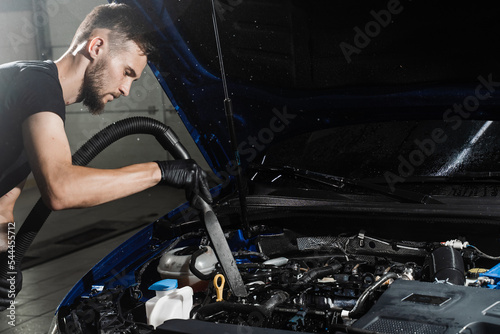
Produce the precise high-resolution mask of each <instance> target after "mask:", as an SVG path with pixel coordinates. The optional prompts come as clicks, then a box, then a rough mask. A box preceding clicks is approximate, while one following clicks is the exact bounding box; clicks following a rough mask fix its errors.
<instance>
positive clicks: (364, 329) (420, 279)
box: [62, 226, 500, 334]
mask: <svg viewBox="0 0 500 334" xmlns="http://www.w3.org/2000/svg"><path fill="white" fill-rule="evenodd" d="M256 229H260V232H259V233H258V234H257V236H255V237H253V238H251V239H246V238H245V237H244V236H243V233H242V231H241V230H233V231H232V232H229V233H226V237H227V239H228V243H229V245H231V249H232V250H233V256H234V258H235V259H236V263H237V267H238V269H239V271H240V274H241V276H242V279H243V281H244V283H245V287H246V289H247V291H248V296H247V297H245V298H239V297H236V296H234V295H233V294H232V293H231V288H230V286H229V285H228V284H224V276H223V272H222V270H221V268H220V267H219V264H218V261H217V258H216V256H215V255H214V254H213V250H212V248H211V247H210V242H209V239H208V238H207V236H206V235H205V232H204V231H203V230H199V231H195V232H190V233H186V234H184V235H182V236H180V237H179V238H177V239H175V240H174V241H173V242H172V243H170V244H169V246H168V247H166V248H165V249H164V250H162V251H161V252H159V253H158V255H157V256H155V257H154V258H152V259H150V260H148V261H147V262H146V263H144V264H143V265H141V267H140V269H139V270H137V271H136V272H135V280H136V283H135V284H132V285H131V286H128V287H125V286H122V285H120V284H115V285H114V286H113V287H110V286H93V287H92V292H91V293H90V294H88V295H86V296H82V298H81V299H80V300H78V301H77V303H75V304H76V305H77V306H76V307H75V308H73V309H72V310H71V311H68V312H67V313H68V314H67V315H66V316H65V318H64V323H65V324H64V326H62V328H65V330H66V331H65V332H66V333H92V332H99V333H196V332H198V333H199V332H200V329H199V328H198V329H196V328H195V329H193V328H191V327H190V326H192V324H193V323H200V322H202V323H203V326H204V327H202V328H203V332H205V331H207V332H208V331H209V328H210V327H207V326H210V325H209V323H211V324H218V325H222V324H224V325H228V326H230V327H227V328H226V327H224V330H223V332H224V333H233V332H234V333H241V328H245V327H241V326H250V327H252V333H260V332H259V331H258V329H265V330H266V331H265V333H274V332H273V330H276V334H278V333H281V332H280V331H292V332H306V333H409V331H410V330H412V331H413V332H418V333H448V332H447V331H446V330H450V333H451V332H453V330H455V329H456V328H458V329H459V330H460V329H461V328H468V327H467V326H469V327H470V326H472V325H471V324H474V326H476V327H477V326H483V327H484V326H486V327H484V328H486V329H484V328H483V327H481V329H480V330H479V331H478V330H477V328H476V329H475V331H472V330H471V331H469V332H467V331H465V332H464V333H489V332H488V330H490V329H491V328H494V329H496V330H498V329H500V302H498V301H499V300H500V291H498V290H499V289H500V267H495V266H493V265H490V264H493V263H495V261H496V262H498V260H499V258H498V257H493V256H490V255H487V254H484V253H483V252H481V251H480V250H479V249H477V248H476V247H474V246H471V245H469V243H468V242H467V241H466V240H460V239H454V240H448V241H435V242H416V241H401V240H399V241H396V240H384V239H382V238H378V237H375V236H372V235H368V234H367V233H366V232H365V231H363V230H361V231H359V232H358V233H357V234H352V235H340V236H328V235H318V236H303V235H301V234H298V233H296V232H294V231H292V230H288V229H283V230H281V231H280V232H276V231H275V230H274V229H271V228H268V227H265V226H260V227H258V228H256ZM478 263H480V264H487V265H486V266H479V265H478ZM164 279H175V280H176V281H177V282H178V288H177V289H183V288H184V287H186V286H189V289H192V296H193V298H192V306H191V307H190V311H189V314H188V316H187V317H185V318H184V319H188V318H189V319H191V320H189V321H187V320H182V321H184V323H181V324H180V325H179V324H178V323H177V322H175V321H174V320H170V321H167V322H165V324H162V323H163V321H161V322H160V323H159V324H158V325H154V326H152V325H151V319H149V318H148V315H147V313H148V312H149V311H148V310H147V308H148V307H149V306H147V305H146V304H147V303H148V301H149V300H152V298H154V291H151V290H149V289H148V287H149V286H151V285H152V284H153V283H155V282H157V281H161V280H164ZM118 283H119V282H118ZM467 296H469V297H470V298H469V297H467ZM466 297H467V298H466ZM457 298H458V299H463V300H464V301H465V300H467V299H468V298H469V299H470V300H468V302H467V303H464V302H461V303H454V299H457ZM401 303H402V304H401ZM445 304H446V305H447V308H446V311H445V313H443V315H442V316H443V319H444V320H443V319H441V321H442V322H441V323H436V322H435V320H433V319H432V318H430V316H436V312H441V309H438V310H436V311H432V308H433V307H434V308H435V307H438V306H442V305H445ZM167 305H168V304H167ZM172 305H174V304H172ZM448 305H451V306H449V307H448ZM168 307H169V306H166V308H167V309H166V310H163V312H164V313H165V312H166V313H168V312H170V311H171V310H170V311H169V310H168ZM171 307H174V306H171ZM473 308H477V314H476V315H474V312H472V311H471V309H473ZM395 312H396V313H398V314H397V315H395V316H394V317H393V318H391V314H394V313H395ZM429 312H430V313H429ZM488 315H489V316H488ZM438 318H439V316H438ZM485 319H486V320H485ZM179 321H180V320H179ZM169 323H174V324H175V328H176V330H175V331H174V330H169V329H168V328H169V325H168V324H169ZM183 324H184V325H183ZM478 324H484V325H478ZM235 325H236V326H235ZM488 326H490V327H488ZM155 327H156V328H155ZM179 328H185V331H182V330H180V329H179ZM217 328H218V329H219V330H220V329H221V327H217ZM401 328H403V331H400V330H401ZM404 328H406V329H404ZM406 330H408V331H406ZM457 332H458V331H457ZM262 333H264V331H263V332H262Z"/></svg>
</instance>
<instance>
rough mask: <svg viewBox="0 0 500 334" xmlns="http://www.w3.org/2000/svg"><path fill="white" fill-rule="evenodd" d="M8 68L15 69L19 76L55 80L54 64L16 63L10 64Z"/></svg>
mask: <svg viewBox="0 0 500 334" xmlns="http://www.w3.org/2000/svg"><path fill="white" fill-rule="evenodd" d="M10 68H15V69H17V71H19V74H20V75H21V76H30V77H32V76H42V77H43V76H44V75H48V76H49V77H52V78H54V79H57V66H56V64H55V63H54V62H52V61H49V60H46V61H41V60H40V61H36V60H35V61H16V62H14V63H10Z"/></svg>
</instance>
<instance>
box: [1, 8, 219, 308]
mask: <svg viewBox="0 0 500 334" xmlns="http://www.w3.org/2000/svg"><path fill="white" fill-rule="evenodd" d="M148 35H149V34H148V33H147V29H146V26H145V25H144V24H142V23H140V22H138V21H137V15H136V13H134V11H133V10H132V9H131V8H130V7H128V6H127V5H123V4H108V5H102V6H98V7H96V8H95V9H94V10H93V11H92V12H91V13H90V14H89V15H87V17H86V18H85V20H84V21H83V22H82V23H81V25H80V26H79V28H78V30H77V32H76V34H75V36H74V38H73V41H72V43H71V45H70V47H69V49H68V50H67V52H66V53H65V54H64V55H63V56H62V57H61V58H60V59H58V60H56V61H20V62H13V63H8V64H4V65H1V66H0V101H1V103H0V253H2V252H3V253H4V254H5V252H6V251H7V245H8V237H7V232H8V228H10V227H9V226H12V224H13V222H14V216H13V209H14V204H15V202H16V200H17V198H18V197H19V195H20V193H21V191H22V188H23V185H24V182H25V179H26V177H27V176H28V174H29V173H30V172H33V175H34V177H35V180H36V183H37V186H38V188H39V189H40V193H41V196H42V199H43V201H44V203H45V204H46V205H47V206H48V207H49V208H50V209H51V210H63V209H69V208H84V207H91V206H95V205H98V204H101V203H105V202H109V201H112V200H115V199H118V198H122V197H125V196H128V195H131V194H134V193H137V192H140V191H142V190H145V189H147V188H149V187H152V186H154V185H156V184H158V183H160V182H162V183H164V184H167V185H170V186H173V187H176V188H186V189H187V190H188V191H187V192H186V194H187V197H188V199H189V200H193V199H194V198H195V197H196V196H200V197H201V198H203V199H204V200H205V201H207V202H211V196H210V191H209V187H208V184H207V179H206V173H205V172H204V171H203V170H202V169H201V168H200V167H199V166H198V165H197V164H196V163H195V162H194V161H192V160H178V161H159V162H146V163H141V164H134V165H130V166H126V167H123V168H118V169H106V170H104V169H95V168H89V167H81V166H74V165H73V164H72V158H71V151H70V146H69V143H68V139H67V136H66V132H65V129H64V121H65V106H66V105H69V104H72V103H75V102H82V103H83V104H84V105H85V106H87V107H88V108H89V111H90V112H91V113H93V114H99V113H101V112H102V110H103V109H104V106H105V104H106V103H107V102H109V101H112V100H114V99H116V98H118V97H120V96H121V95H124V96H127V95H128V94H129V91H130V87H131V85H132V82H133V81H135V80H137V79H139V77H140V76H141V73H142V72H143V70H144V68H145V66H146V64H147V61H148V57H149V58H151V57H152V56H153V55H154V45H153V43H152V41H151V39H149V37H148ZM21 277H22V276H21V275H18V277H17V281H18V286H17V290H19V289H20V285H21V282H20V281H21ZM10 287H11V285H10V282H9V281H7V280H5V279H4V280H0V309H1V308H4V307H7V306H8V305H9V302H10V300H9V298H8V297H7V296H8V292H9V288H10ZM9 297H10V296H9Z"/></svg>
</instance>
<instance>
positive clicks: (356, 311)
mask: <svg viewBox="0 0 500 334" xmlns="http://www.w3.org/2000/svg"><path fill="white" fill-rule="evenodd" d="M398 277H399V276H398V274H396V273H394V272H388V273H387V274H385V275H384V276H382V277H381V278H380V279H379V280H378V281H376V282H375V283H373V284H372V285H370V286H369V287H368V288H367V289H366V290H365V291H363V293H362V294H361V296H360V297H359V298H358V301H357V302H356V305H354V307H353V308H352V310H350V311H342V317H346V318H353V317H356V316H358V315H359V314H360V312H361V311H362V309H363V306H364V304H365V302H366V300H367V299H368V297H369V296H370V295H371V294H372V293H373V292H374V291H375V290H376V289H378V288H379V287H380V286H381V285H383V284H384V283H385V282H387V281H388V280H390V279H396V278H398Z"/></svg>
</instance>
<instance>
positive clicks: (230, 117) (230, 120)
mask: <svg viewBox="0 0 500 334" xmlns="http://www.w3.org/2000/svg"><path fill="white" fill-rule="evenodd" d="M211 1H212V22H213V26H214V32H215V42H216V44H217V54H218V57H219V64H220V72H221V79H222V86H223V89H224V111H225V113H226V121H227V125H228V128H229V138H230V140H231V149H232V150H233V154H234V156H233V161H232V162H230V163H232V164H236V166H237V169H236V184H237V187H238V194H239V200H240V209H241V222H242V226H243V232H244V234H245V236H246V237H247V238H250V237H251V233H250V225H249V223H248V214H247V199H246V189H247V188H246V184H245V182H244V181H243V176H242V172H241V159H240V153H239V152H238V141H237V139H236V129H235V126H234V114H233V102H232V101H231V99H230V98H229V93H228V88H227V80H226V71H225V68H224V59H223V58H222V48H221V43H220V38H219V29H218V27H217V17H216V12H215V3H214V0H211Z"/></svg>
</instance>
